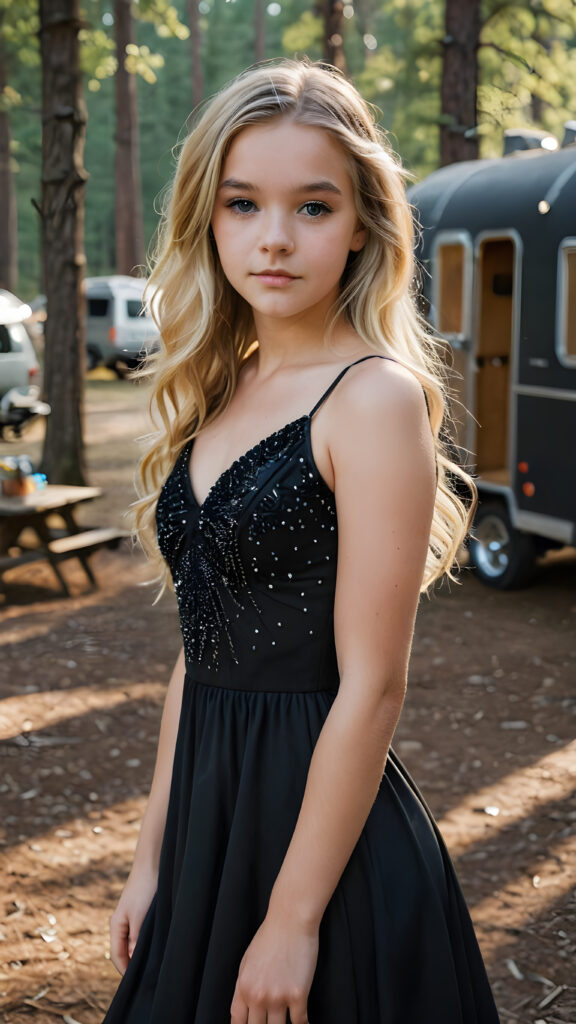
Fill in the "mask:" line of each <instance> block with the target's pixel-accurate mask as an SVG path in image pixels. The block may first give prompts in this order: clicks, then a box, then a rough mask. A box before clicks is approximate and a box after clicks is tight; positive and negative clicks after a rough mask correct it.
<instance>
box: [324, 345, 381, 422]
mask: <svg viewBox="0 0 576 1024" xmlns="http://www.w3.org/2000/svg"><path fill="white" fill-rule="evenodd" d="M366 359H390V361H391V362H393V363H397V362H398V360H397V359H392V356H380V355H378V354H377V353H374V355H373V356H362V358H361V359H356V361H355V362H354V363H350V364H349V365H348V366H345V367H344V369H343V370H340V373H339V374H338V376H337V377H336V380H333V381H332V383H331V385H330V387H329V388H327V389H326V391H325V392H324V394H323V395H322V396H321V398H319V399H318V401H317V402H316V405H315V406H314V408H313V409H312V412H311V413H309V416H310V418H312V416H313V415H314V413H315V412H316V410H317V409H319V408H320V406H321V405H322V403H323V402H325V401H326V399H327V398H328V395H330V394H332V392H333V390H334V388H335V387H336V385H337V384H338V383H339V382H340V381H341V380H342V377H343V376H344V374H345V373H348V370H350V369H351V368H352V367H353V366H357V365H358V363H363V362H364V361H365V360H366Z"/></svg>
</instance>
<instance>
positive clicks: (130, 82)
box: [114, 0, 146, 275]
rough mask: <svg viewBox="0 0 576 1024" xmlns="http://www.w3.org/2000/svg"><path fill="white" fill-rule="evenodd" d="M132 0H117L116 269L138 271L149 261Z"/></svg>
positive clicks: (131, 272) (120, 272) (128, 271)
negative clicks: (131, 52)
mask: <svg viewBox="0 0 576 1024" xmlns="http://www.w3.org/2000/svg"><path fill="white" fill-rule="evenodd" d="M130 4H131V0H114V31H115V36H116V58H117V60H118V68H117V70H116V76H115V80H116V137H115V141H116V205H115V213H116V224H115V235H116V271H117V273H118V274H136V275H137V274H138V268H139V267H140V266H141V265H142V264H144V263H145V261H146V250H145V247H144V223H143V217H142V184H141V179H140V133H139V129H138V98H137V93H136V76H135V75H131V74H130V73H129V72H128V71H127V70H126V47H127V46H129V45H130V44H131V43H133V42H134V22H133V19H132V12H131V9H130Z"/></svg>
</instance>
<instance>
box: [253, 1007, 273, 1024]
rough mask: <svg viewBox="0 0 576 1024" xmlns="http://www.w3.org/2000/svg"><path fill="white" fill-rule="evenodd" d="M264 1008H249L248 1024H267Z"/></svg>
mask: <svg viewBox="0 0 576 1024" xmlns="http://www.w3.org/2000/svg"><path fill="white" fill-rule="evenodd" d="M267 1017H268V1014H267V1013H266V1007H265V1006H251V1007H250V1008H249V1010H248V1024H267Z"/></svg>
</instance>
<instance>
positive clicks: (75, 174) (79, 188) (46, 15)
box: [40, 0, 87, 484]
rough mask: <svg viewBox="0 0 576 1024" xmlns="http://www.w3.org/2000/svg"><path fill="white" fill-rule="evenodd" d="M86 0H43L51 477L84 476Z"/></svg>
mask: <svg viewBox="0 0 576 1024" xmlns="http://www.w3.org/2000/svg"><path fill="white" fill-rule="evenodd" d="M79 2H80V0H40V47H41V54H42V203H41V207H40V214H41V218H42V261H43V266H44V284H45V289H46V298H47V312H48V318H47V321H46V350H45V367H44V385H45V391H46V397H47V400H48V402H49V403H50V405H51V406H52V413H51V415H50V416H49V417H48V421H47V425H46V441H45V444H44V454H43V460H42V469H43V471H44V472H45V473H46V474H47V476H48V479H49V481H50V483H59V484H83V483H84V482H85V464H84V447H83V439H82V422H83V398H84V363H85V357H84V352H85V315H84V296H83V290H82V282H83V277H84V263H85V256H84V193H85V186H86V178H87V174H86V171H85V170H84V140H85V136H86V110H85V107H84V102H83V99H82V79H81V76H80V70H79V64H78V32H79V30H80V28H81V22H80V11H79Z"/></svg>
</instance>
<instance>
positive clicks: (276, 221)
mask: <svg viewBox="0 0 576 1024" xmlns="http://www.w3.org/2000/svg"><path fill="white" fill-rule="evenodd" d="M259 248H260V251H261V252H267V253H290V252H292V251H293V249H294V239H293V238H292V233H291V231H290V229H289V226H288V220H287V217H286V216H285V215H284V214H283V213H282V212H281V211H280V210H271V211H270V212H269V213H267V214H266V215H265V216H264V217H263V219H262V231H261V235H260V246H259Z"/></svg>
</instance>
